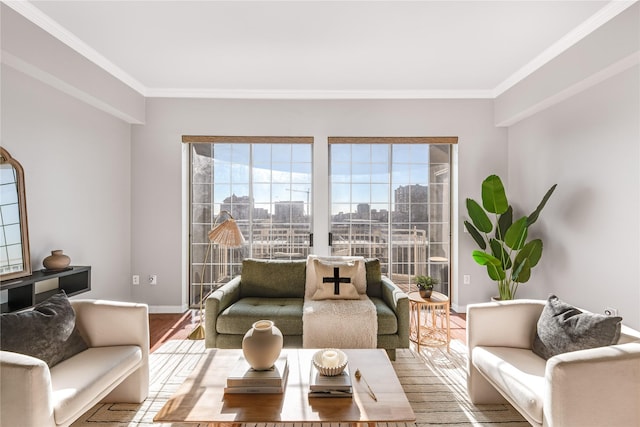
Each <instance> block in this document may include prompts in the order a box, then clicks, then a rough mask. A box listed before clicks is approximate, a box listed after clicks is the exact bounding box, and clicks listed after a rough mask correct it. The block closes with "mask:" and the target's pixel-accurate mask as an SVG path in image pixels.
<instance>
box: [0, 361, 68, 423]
mask: <svg viewBox="0 0 640 427" xmlns="http://www.w3.org/2000/svg"><path fill="white" fill-rule="evenodd" d="M0 378H1V379H2V381H0V396H2V398H1V399H0V425H3V426H18V425H24V426H27V425H28V426H47V427H49V426H51V427H53V426H55V424H56V423H55V420H54V417H53V391H52V388H51V373H50V372H49V367H48V366H47V364H46V363H45V362H44V361H42V360H40V359H37V358H35V357H31V356H27V355H24V354H19V353H13V352H9V351H0Z"/></svg>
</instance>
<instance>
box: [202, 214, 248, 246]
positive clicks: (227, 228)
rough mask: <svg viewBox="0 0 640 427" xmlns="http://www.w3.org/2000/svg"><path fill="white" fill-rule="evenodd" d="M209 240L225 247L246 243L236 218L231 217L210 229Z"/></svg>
mask: <svg viewBox="0 0 640 427" xmlns="http://www.w3.org/2000/svg"><path fill="white" fill-rule="evenodd" d="M209 240H211V242H213V243H217V244H218V245H220V246H222V247H225V248H239V247H240V246H242V244H243V243H244V236H243V235H242V233H241V232H240V228H239V227H238V224H237V223H236V220H235V219H233V218H229V219H227V220H226V221H224V222H222V223H220V224H218V225H216V226H215V227H213V228H212V229H211V231H209Z"/></svg>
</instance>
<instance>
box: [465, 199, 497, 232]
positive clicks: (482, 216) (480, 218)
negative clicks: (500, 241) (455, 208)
mask: <svg viewBox="0 0 640 427" xmlns="http://www.w3.org/2000/svg"><path fill="white" fill-rule="evenodd" d="M467 212H468V213H469V216H470V217H471V221H473V225H475V227H476V228H477V229H478V230H479V231H482V232H483V233H489V232H491V230H493V224H492V223H491V220H490V219H489V217H488V216H487V213H486V212H485V211H484V209H482V206H480V205H479V204H478V202H476V201H475V200H473V199H467Z"/></svg>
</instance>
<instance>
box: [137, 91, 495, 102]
mask: <svg viewBox="0 0 640 427" xmlns="http://www.w3.org/2000/svg"><path fill="white" fill-rule="evenodd" d="M146 96H147V97H149V98H209V99H283V100H305V99H308V100H323V99H326V100H341V99H353V100H362V99H469V98H471V99H487V98H493V92H492V91H491V90H243V89H237V90H227V89H180V88H175V89H148V90H147V92H146Z"/></svg>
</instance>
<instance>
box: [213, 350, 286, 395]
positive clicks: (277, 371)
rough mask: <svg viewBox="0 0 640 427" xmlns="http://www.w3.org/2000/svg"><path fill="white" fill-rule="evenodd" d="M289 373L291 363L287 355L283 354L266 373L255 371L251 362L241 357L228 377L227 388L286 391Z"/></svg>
mask: <svg viewBox="0 0 640 427" xmlns="http://www.w3.org/2000/svg"><path fill="white" fill-rule="evenodd" d="M288 373H289V363H288V361H287V355H286V354H281V355H280V357H279V358H278V360H276V362H275V364H274V365H273V368H271V369H269V370H266V371H256V370H254V369H253V368H252V367H251V365H249V362H247V360H246V359H245V358H244V357H242V356H241V357H240V358H239V359H238V362H237V363H236V364H235V366H234V367H233V369H232V370H231V373H230V374H229V376H228V377H227V388H234V387H243V388H256V387H271V388H274V389H275V388H280V389H284V385H285V383H286V379H287V375H288ZM225 390H226V389H225ZM274 392H275V391H274Z"/></svg>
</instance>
